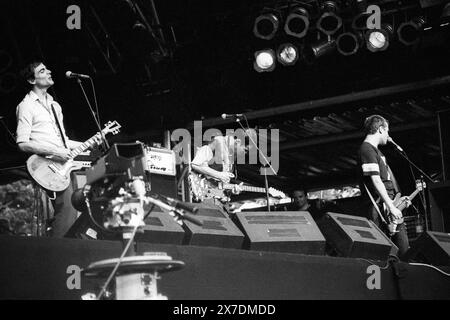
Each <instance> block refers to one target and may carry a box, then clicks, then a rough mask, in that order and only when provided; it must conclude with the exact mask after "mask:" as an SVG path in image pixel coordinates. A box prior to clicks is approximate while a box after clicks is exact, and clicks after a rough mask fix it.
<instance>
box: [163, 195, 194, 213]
mask: <svg viewBox="0 0 450 320" xmlns="http://www.w3.org/2000/svg"><path fill="white" fill-rule="evenodd" d="M162 198H164V199H165V200H166V202H167V203H168V204H169V205H171V206H172V207H175V208H176V209H181V210H184V211H187V212H190V213H196V212H197V211H198V207H197V206H196V205H195V204H192V203H188V202H183V201H180V200H177V199H173V198H169V197H166V196H162Z"/></svg>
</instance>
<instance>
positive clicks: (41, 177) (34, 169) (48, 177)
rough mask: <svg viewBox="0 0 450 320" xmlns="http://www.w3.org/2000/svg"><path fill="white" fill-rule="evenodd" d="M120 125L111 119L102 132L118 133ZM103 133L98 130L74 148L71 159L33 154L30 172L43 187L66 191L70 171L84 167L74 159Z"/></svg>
mask: <svg viewBox="0 0 450 320" xmlns="http://www.w3.org/2000/svg"><path fill="white" fill-rule="evenodd" d="M120 127H121V126H120V124H119V123H118V122H117V121H113V122H111V121H109V122H108V123H107V124H106V125H105V128H104V129H103V130H102V131H101V133H103V135H106V134H108V133H112V134H117V133H119V129H120ZM101 133H100V132H97V134H95V135H94V136H92V137H91V138H89V139H88V140H86V141H85V142H83V143H82V144H81V145H80V146H79V147H77V148H75V149H73V150H72V151H71V152H70V159H69V160H67V161H65V162H61V161H57V160H54V159H52V157H51V156H45V157H44V156H40V155H37V154H34V155H32V156H31V157H29V158H28V160H27V170H28V173H29V174H30V175H31V177H32V178H33V180H34V181H36V183H38V184H39V185H40V186H41V187H42V188H44V189H47V190H49V191H55V192H58V191H64V190H65V189H67V187H68V186H69V183H70V173H71V172H72V171H74V170H79V169H81V168H82V167H83V164H82V163H80V162H78V161H74V160H73V159H74V158H75V157H76V156H78V155H79V154H81V153H82V152H84V151H86V150H87V149H89V148H91V147H92V146H94V145H95V143H96V142H95V141H96V140H97V139H98V138H100V137H101V136H102V134H101Z"/></svg>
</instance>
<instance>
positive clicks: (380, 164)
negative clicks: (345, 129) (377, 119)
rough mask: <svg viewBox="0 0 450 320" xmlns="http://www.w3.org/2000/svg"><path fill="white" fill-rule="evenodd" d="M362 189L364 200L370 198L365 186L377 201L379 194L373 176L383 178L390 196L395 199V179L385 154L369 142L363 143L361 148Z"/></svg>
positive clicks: (359, 158)
mask: <svg viewBox="0 0 450 320" xmlns="http://www.w3.org/2000/svg"><path fill="white" fill-rule="evenodd" d="M358 160H359V163H358V164H359V170H360V177H361V179H360V188H361V194H362V195H363V197H364V198H368V196H367V192H366V189H365V187H364V184H365V185H366V186H367V188H368V189H369V191H370V193H371V194H372V196H373V197H374V198H375V199H377V198H378V193H377V191H376V190H375V187H374V185H373V183H372V179H371V178H370V177H371V176H375V175H378V176H380V178H381V181H382V182H383V184H384V186H385V187H386V190H387V192H388V195H389V196H390V197H391V198H393V197H394V195H395V193H396V186H395V183H394V181H395V177H393V174H392V171H391V170H390V168H389V165H388V164H387V161H386V157H385V156H384V155H383V153H382V152H381V151H380V150H378V148H376V147H374V146H373V145H371V144H370V143H368V142H365V141H364V142H363V143H362V144H361V146H360V148H359V157H358Z"/></svg>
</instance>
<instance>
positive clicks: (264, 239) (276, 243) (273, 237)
mask: <svg viewBox="0 0 450 320" xmlns="http://www.w3.org/2000/svg"><path fill="white" fill-rule="evenodd" d="M236 216H237V219H238V221H239V225H240V227H241V229H242V230H243V231H244V233H245V235H246V237H245V241H244V248H246V249H250V250H261V251H278V252H291V253H302V254H314V255H323V254H324V253H325V243H326V242H325V238H324V237H323V235H322V233H321V232H320V230H319V228H318V227H317V225H316V223H315V222H314V219H313V218H312V216H311V214H310V213H309V212H306V211H283V212H263V211H261V212H239V213H237V214H236Z"/></svg>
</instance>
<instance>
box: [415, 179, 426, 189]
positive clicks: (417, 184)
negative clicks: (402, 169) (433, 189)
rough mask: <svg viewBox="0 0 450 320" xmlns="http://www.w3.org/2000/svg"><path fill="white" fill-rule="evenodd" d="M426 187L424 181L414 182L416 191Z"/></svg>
mask: <svg viewBox="0 0 450 320" xmlns="http://www.w3.org/2000/svg"><path fill="white" fill-rule="evenodd" d="M426 187H427V185H426V183H425V181H423V180H420V179H417V180H416V189H417V190H419V191H422V190H423V189H425V188H426Z"/></svg>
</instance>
